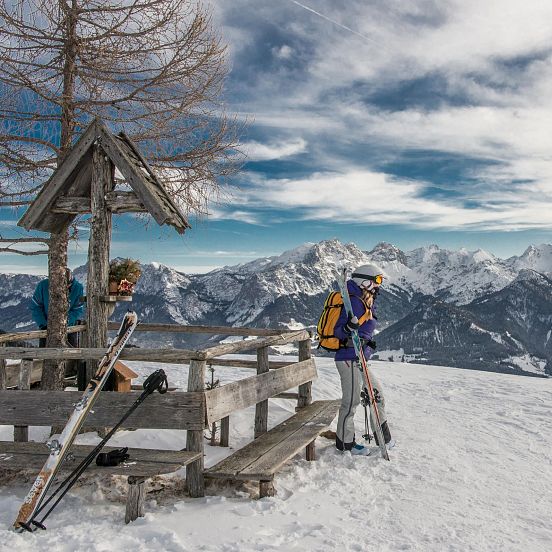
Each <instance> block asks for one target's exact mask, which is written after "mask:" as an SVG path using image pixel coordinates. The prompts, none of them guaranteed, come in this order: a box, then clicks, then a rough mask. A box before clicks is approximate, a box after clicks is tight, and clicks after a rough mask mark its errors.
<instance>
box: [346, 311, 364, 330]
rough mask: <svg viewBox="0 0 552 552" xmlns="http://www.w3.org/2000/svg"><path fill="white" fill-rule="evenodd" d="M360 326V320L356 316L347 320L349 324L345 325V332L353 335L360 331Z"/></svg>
mask: <svg viewBox="0 0 552 552" xmlns="http://www.w3.org/2000/svg"><path fill="white" fill-rule="evenodd" d="M359 327H360V324H359V323H358V318H357V317H356V316H351V315H350V314H349V317H348V318H347V324H345V331H346V332H347V333H351V332H352V331H353V330H358V328H359Z"/></svg>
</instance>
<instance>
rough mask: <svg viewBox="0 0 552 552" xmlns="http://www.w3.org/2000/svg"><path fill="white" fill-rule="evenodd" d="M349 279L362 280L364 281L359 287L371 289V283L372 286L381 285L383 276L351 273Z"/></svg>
mask: <svg viewBox="0 0 552 552" xmlns="http://www.w3.org/2000/svg"><path fill="white" fill-rule="evenodd" d="M351 278H358V279H360V278H364V281H363V282H362V283H361V284H360V287H371V286H372V282H373V283H374V284H377V285H378V286H381V284H382V283H383V276H382V275H381V274H377V275H376V276H366V275H365V274H356V273H353V275H352V276H351ZM365 282H367V283H365Z"/></svg>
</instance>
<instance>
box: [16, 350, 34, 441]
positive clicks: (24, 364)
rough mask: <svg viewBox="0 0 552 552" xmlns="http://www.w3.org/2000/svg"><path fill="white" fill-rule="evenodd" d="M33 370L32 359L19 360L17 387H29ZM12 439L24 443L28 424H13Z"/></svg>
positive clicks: (27, 432) (27, 435)
mask: <svg viewBox="0 0 552 552" xmlns="http://www.w3.org/2000/svg"><path fill="white" fill-rule="evenodd" d="M32 370H33V361H32V359H30V360H29V359H27V358H24V359H23V360H21V367H20V368H19V383H18V385H17V389H25V390H26V389H30V388H31V372H32ZM13 440H14V441H15V442H16V443H26V442H27V441H28V440H29V426H14V427H13Z"/></svg>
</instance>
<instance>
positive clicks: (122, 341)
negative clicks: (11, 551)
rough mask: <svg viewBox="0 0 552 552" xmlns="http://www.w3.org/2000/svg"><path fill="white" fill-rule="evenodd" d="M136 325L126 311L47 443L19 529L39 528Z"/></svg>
mask: <svg viewBox="0 0 552 552" xmlns="http://www.w3.org/2000/svg"><path fill="white" fill-rule="evenodd" d="M137 324H138V317H137V316H136V313H135V312H132V311H129V312H127V314H126V315H125V317H124V319H123V322H122V323H121V327H120V328H119V331H118V332H117V335H116V336H115V337H114V339H113V341H112V342H111V344H110V345H109V348H108V349H107V351H106V353H105V355H104V356H103V358H102V359H101V360H100V363H99V365H98V368H97V370H96V373H95V374H94V377H93V378H92V379H91V380H90V382H89V383H88V385H87V386H86V389H85V390H84V393H83V394H82V397H81V399H80V400H79V402H78V403H76V404H75V409H74V410H73V412H72V414H71V416H70V418H69V421H68V422H67V424H66V426H65V427H64V429H63V431H62V432H61V435H60V437H59V438H58V439H53V440H51V441H49V442H48V444H47V446H48V448H49V449H50V455H49V456H48V458H47V460H46V462H45V464H44V466H43V467H42V469H41V470H40V473H39V474H38V476H37V478H36V479H35V482H34V483H33V486H32V487H31V490H30V491H29V493H28V494H27V496H26V497H25V500H24V502H23V505H22V506H21V508H20V510H19V514H18V516H17V519H16V520H15V522H14V524H13V526H14V528H15V530H16V531H19V532H23V531H34V530H35V529H36V527H40V523H38V522H37V520H35V516H36V514H37V512H38V511H39V509H40V507H41V505H42V504H43V502H44V499H45V497H46V493H47V492H48V489H49V488H50V486H51V485H52V482H53V480H54V478H55V476H56V474H57V472H58V471H59V469H60V466H61V463H62V462H63V460H64V459H65V457H66V456H67V453H68V451H69V448H70V447H71V445H72V444H73V441H74V440H75V438H76V436H77V435H78V433H79V431H80V429H81V427H82V425H83V423H84V421H85V419H86V417H87V415H88V413H89V412H90V410H91V409H92V406H93V405H94V403H95V402H96V400H97V399H98V397H99V395H100V391H101V390H102V387H103V386H104V385H105V383H106V381H107V378H108V377H109V375H110V374H111V371H112V369H113V366H114V365H115V362H116V361H117V359H118V358H119V355H120V354H121V351H122V350H123V348H124V346H125V345H126V343H127V342H128V340H129V339H130V336H131V335H132V332H133V331H134V329H135V328H136V326H137Z"/></svg>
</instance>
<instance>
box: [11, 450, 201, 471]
mask: <svg viewBox="0 0 552 552" xmlns="http://www.w3.org/2000/svg"><path fill="white" fill-rule="evenodd" d="M93 448H94V446H93V445H73V446H72V447H71V448H70V453H72V454H73V455H74V457H75V460H73V461H64V462H63V463H62V465H61V467H60V471H59V473H64V472H70V471H71V470H72V469H74V468H75V467H76V466H77V465H78V464H79V462H80V461H81V460H83V459H84V458H85V457H86V456H87V455H88V453H89V452H91V451H92V449H93ZM114 448H120V447H107V446H106V447H103V448H102V450H101V452H109V451H110V450H113V449H114ZM48 454H49V450H48V448H47V447H46V444H45V443H32V442H30V443H14V442H13V441H0V469H7V470H17V471H20V470H22V469H30V470H34V471H35V472H38V471H39V470H40V468H42V466H43V465H44V462H46V458H48ZM128 454H129V455H130V458H129V459H128V460H126V461H125V462H122V463H121V464H119V465H118V466H97V465H96V462H92V463H91V464H90V466H88V468H86V472H85V473H94V474H100V473H106V474H110V475H111V474H113V475H127V476H134V477H153V476H154V475H162V474H165V473H172V472H174V471H176V470H178V469H180V468H181V467H182V466H186V465H187V464H189V463H191V462H194V461H195V460H198V459H199V458H200V457H201V453H199V452H187V451H178V450H157V449H156V450H151V449H138V448H129V449H128Z"/></svg>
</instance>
